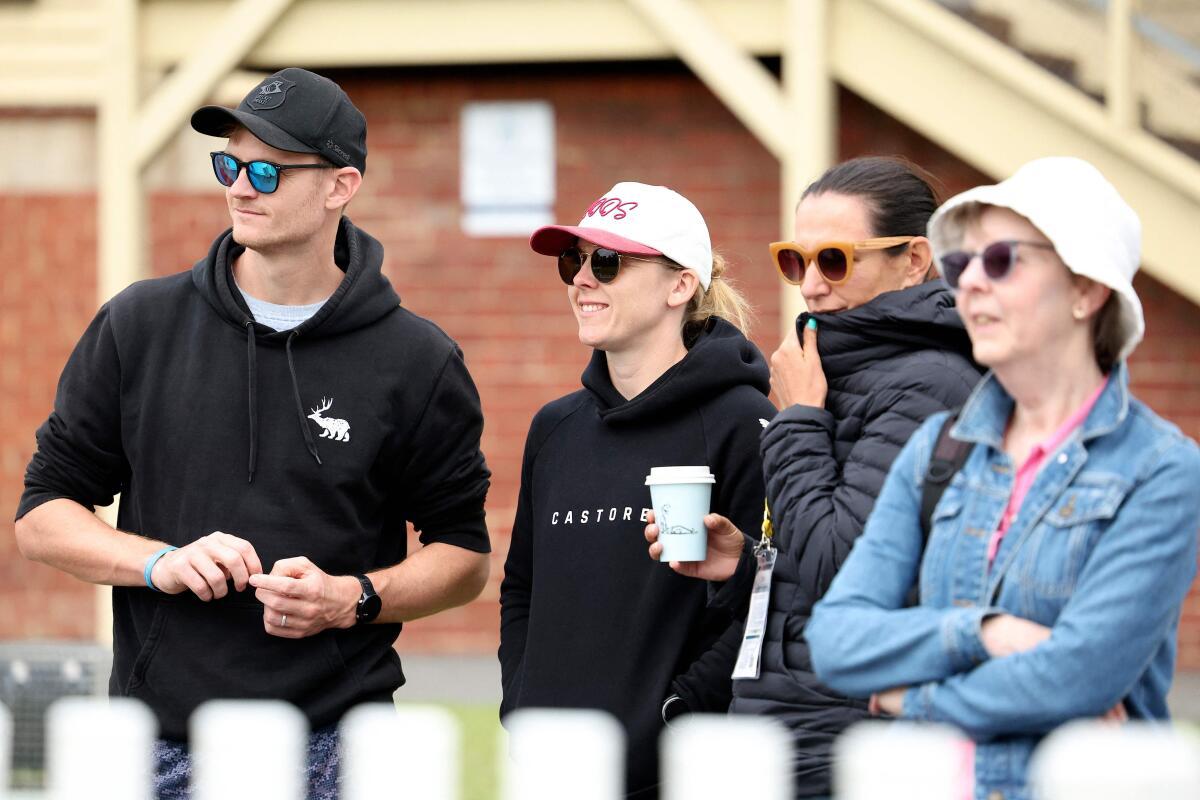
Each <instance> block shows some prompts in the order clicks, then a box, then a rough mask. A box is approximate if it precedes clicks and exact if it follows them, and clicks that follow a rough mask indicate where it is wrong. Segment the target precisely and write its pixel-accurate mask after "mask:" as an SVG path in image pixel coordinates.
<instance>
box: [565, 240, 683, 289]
mask: <svg viewBox="0 0 1200 800" xmlns="http://www.w3.org/2000/svg"><path fill="white" fill-rule="evenodd" d="M589 258H590V259H591V260H592V274H593V275H595V276H596V280H597V281H599V282H600V283H612V282H613V281H615V280H616V279H617V273H618V272H620V271H621V262H622V261H623V260H624V259H627V258H628V259H632V260H634V261H655V259H652V258H642V257H641V256H631V255H629V254H628V253H618V252H617V251H616V250H610V249H608V248H607V247H597V248H596V249H595V250H593V251H592V252H591V255H588V254H587V253H585V252H583V251H582V250H580V249H579V248H578V247H568V248H567V249H566V250H563V251H562V252H561V253H559V255H558V277H560V278H562V281H563V283H565V284H567V285H568V286H570V285H571V284H572V283H574V282H575V276H576V275H578V274H579V270H581V269H583V264H584V262H585V261H587V260H588V259H589ZM659 263H661V262H659ZM663 266H666V267H671V266H674V265H672V264H665V263H664V264H663Z"/></svg>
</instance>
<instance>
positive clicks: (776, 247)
mask: <svg viewBox="0 0 1200 800" xmlns="http://www.w3.org/2000/svg"><path fill="white" fill-rule="evenodd" d="M915 238H917V237H915V236H883V237H880V238H878V239H867V240H865V241H861V242H826V243H824V244H819V245H817V246H816V247H814V248H813V249H812V250H806V249H804V248H803V247H801V246H800V245H798V244H796V243H795V242H775V243H773V244H772V245H771V258H772V259H774V261H775V266H776V267H778V268H779V274H780V275H782V276H783V279H784V280H785V281H787V282H788V283H792V284H796V285H797V286H798V285H800V284H802V283H804V270H805V268H806V267H807V266H808V265H809V264H816V265H817V271H818V272H820V273H821V277H822V278H824V279H825V282H826V283H829V284H832V285H834V286H837V285H839V284H843V283H845V282H846V281H848V280H850V276H851V275H852V274H854V251H855V250H886V249H888V248H889V247H895V246H897V245H901V244H907V243H908V242H911V241H912V240H913V239H915Z"/></svg>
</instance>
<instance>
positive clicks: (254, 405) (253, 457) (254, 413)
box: [246, 319, 258, 483]
mask: <svg viewBox="0 0 1200 800" xmlns="http://www.w3.org/2000/svg"><path fill="white" fill-rule="evenodd" d="M256 339H257V337H256V336H255V335H254V320H251V319H248V320H246V372H247V375H246V378H247V381H246V382H247V383H248V384H249V387H250V398H249V401H250V406H249V410H250V466H249V471H248V475H247V477H246V483H254V468H255V466H256V464H257V462H258V368H257V364H256V363H255V346H254V345H255V340H256Z"/></svg>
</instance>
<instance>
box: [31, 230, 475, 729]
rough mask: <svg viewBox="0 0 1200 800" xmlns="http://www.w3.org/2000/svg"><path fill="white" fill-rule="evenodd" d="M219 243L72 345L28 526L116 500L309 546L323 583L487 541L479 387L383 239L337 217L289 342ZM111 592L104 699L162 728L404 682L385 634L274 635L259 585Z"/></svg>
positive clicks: (135, 521)
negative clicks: (122, 702)
mask: <svg viewBox="0 0 1200 800" xmlns="http://www.w3.org/2000/svg"><path fill="white" fill-rule="evenodd" d="M240 252H242V248H241V246H240V245H238V244H237V243H236V242H235V241H234V239H233V236H232V232H231V231H226V232H225V233H224V234H222V235H221V236H220V237H218V238H217V240H216V241H215V242H214V243H213V246H212V248H211V249H210V251H209V253H208V256H207V257H206V258H205V259H203V260H201V261H199V262H198V263H197V264H196V265H195V266H194V267H193V268H192V269H191V271H190V272H183V273H179V274H177V275H172V276H169V277H165V278H158V279H152V280H147V281H141V282H139V283H136V284H133V285H132V286H130V287H129V288H127V289H125V290H124V291H122V292H121V293H120V294H118V295H117V296H116V297H114V298H113V299H112V300H111V301H109V302H108V303H106V304H105V305H104V306H103V307H102V308H101V309H100V311H99V312H98V313H97V315H96V317H95V319H94V320H93V321H92V323H91V325H90V326H89V327H88V329H87V331H86V332H85V333H84V335H83V337H82V339H81V340H80V341H79V343H78V344H77V345H76V347H75V350H74V352H73V353H72V355H71V357H70V360H69V361H68V362H67V365H66V368H65V369H64V371H63V374H62V378H61V379H60V382H59V386H58V392H57V395H56V397H55V403H54V410H53V412H52V413H51V415H50V417H49V419H48V420H47V421H46V422H45V423H44V424H43V425H42V426H41V428H40V429H39V430H38V433H37V443H38V448H37V451H36V453H35V454H34V456H33V459H32V461H31V462H30V464H29V468H28V470H27V472H26V478H25V493H24V495H23V496H22V498H21V503H20V506H19V508H18V511H17V518H18V519H20V518H21V517H22V516H24V515H25V514H26V513H28V512H29V511H30V510H31V509H33V508H35V507H37V506H39V505H41V504H42V503H45V502H47V501H49V500H54V499H57V498H67V499H70V500H74V501H75V502H78V503H80V504H81V505H83V506H85V507H87V508H89V509H91V508H93V507H95V506H98V505H107V504H108V503H110V502H111V501H112V499H113V497H114V495H116V494H117V493H118V492H119V493H120V495H121V502H120V510H119V515H118V525H117V526H118V528H119V529H120V530H123V531H130V532H133V533H137V534H141V535H143V536H146V537H149V538H152V539H160V540H162V541H164V542H166V543H167V544H171V545H176V546H183V545H186V544H188V543H190V542H193V541H195V540H196V539H198V538H200V537H202V536H205V535H207V534H209V533H212V532H214V531H223V532H225V533H228V534H232V535H235V536H238V537H241V538H243V539H246V540H248V541H249V542H250V543H251V544H252V545H253V546H254V548H255V551H256V552H257V554H258V557H259V559H260V560H261V562H262V564H263V568H264V569H265V570H267V571H270V569H271V566H272V565H273V564H274V563H275V562H276V561H278V560H280V559H284V558H290V557H294V556H306V557H308V558H309V559H310V560H311V561H312V562H313V563H315V564H316V565H317V566H318V567H319V568H321V569H322V570H324V571H325V572H327V573H329V574H332V575H346V574H354V573H363V572H368V571H371V570H375V569H379V568H382V567H387V566H391V565H393V564H396V563H399V562H400V561H402V560H403V559H404V558H405V556H406V554H407V544H406V541H407V539H406V522H411V523H412V524H413V526H414V527H415V528H416V529H417V530H418V531H420V532H421V541H422V543H423V544H428V543H430V542H444V543H449V544H452V545H455V546H458V547H463V548H466V549H469V550H473V551H477V552H487V551H488V550H489V544H488V536H487V530H486V528H485V526H484V512H483V503H484V498H485V496H486V494H487V489H488V483H489V473H488V470H487V467H486V465H485V463H484V460H483V455H482V453H481V452H480V450H479V438H480V433H481V431H482V427H483V418H482V414H481V411H480V405H479V396H478V393H477V392H476V390H475V386H474V384H473V383H472V381H471V378H470V375H469V374H468V373H467V369H466V366H465V364H464V362H463V359H462V354H461V352H460V351H459V349H458V347H457V346H456V345H455V344H454V342H453V341H452V340H450V339H449V338H448V337H447V336H446V335H445V334H444V333H442V331H441V330H439V329H438V328H437V327H436V326H435V325H433V324H432V323H430V322H428V321H426V320H424V319H422V318H420V317H418V316H416V315H414V314H412V313H410V312H409V311H407V310H406V309H404V308H402V307H401V306H400V298H399V297H398V296H397V294H396V293H395V291H394V290H393V289H392V286H391V284H390V282H389V281H388V280H387V278H386V277H385V276H384V275H383V273H382V272H381V267H382V263H383V248H382V246H381V245H380V244H379V242H377V241H375V240H374V239H372V238H371V237H370V236H368V235H367V234H365V233H363V232H362V231H360V230H358V229H357V228H356V227H354V225H352V224H351V223H350V222H349V220H346V219H343V220H342V221H341V223H340V227H339V230H338V235H337V243H336V246H335V253H334V260H335V261H336V262H337V264H338V266H339V267H340V268H341V269H342V270H343V271H344V272H345V277H344V278H343V280H342V282H341V284H340V285H339V286H338V288H337V290H336V291H335V292H334V293H333V295H332V296H331V297H330V298H329V299H328V300H327V301H326V302H325V304H324V305H323V306H322V307H321V308H320V310H318V311H317V313H316V314H315V315H314V316H313V317H312V318H310V319H309V320H307V321H306V322H304V323H303V324H302V325H300V326H298V327H297V328H295V329H294V330H292V331H284V332H277V331H274V330H272V329H270V328H268V327H265V326H263V325H260V324H258V323H255V322H254V321H253V319H252V318H251V315H250V313H249V310H248V309H247V307H246V304H245V302H244V300H243V298H242V296H241V294H240V292H239V291H238V289H237V287H236V285H234V283H233V278H232V272H231V269H230V266H231V264H232V263H233V261H234V259H235V258H236V257H237V256H238V254H240ZM232 588H233V587H232V586H231V587H230V593H229V594H228V595H227V596H226V597H224V598H222V599H220V600H213V601H211V602H207V603H206V602H202V601H200V600H199V599H198V598H197V597H196V596H195V595H193V594H192V593H191V592H184V593H183V594H179V595H165V594H160V593H157V592H154V591H152V590H151V589H149V588H146V587H115V588H114V589H113V634H114V636H113V639H114V640H113V649H114V653H113V657H114V660H113V670H112V677H111V680H110V685H109V688H110V692H111V693H112V694H113V695H122V696H129V697H135V698H137V699H140V700H142V701H144V702H146V703H147V704H148V705H149V706H150V707H151V708H152V709H153V710H154V712H155V713H156V715H157V717H158V720H159V724H160V734H161V735H162V736H163V737H164V738H168V739H179V740H183V739H185V738H186V735H187V719H188V717H189V716H190V714H191V712H192V711H193V710H194V709H195V708H196V706H197V705H199V704H200V703H202V702H204V701H206V700H210V699H214V698H260V699H266V698H270V699H280V700H286V701H288V702H291V703H293V704H295V705H296V706H298V707H299V708H300V709H301V710H302V711H303V712H304V713H305V714H306V716H307V717H308V720H309V723H310V724H311V725H312V726H313V727H321V726H325V725H329V724H331V723H334V722H336V721H337V720H338V718H339V717H340V716H341V715H342V714H343V713H344V712H345V711H346V710H347V709H349V708H350V707H351V706H353V705H355V704H358V703H361V702H366V701H388V700H390V698H391V695H392V692H393V691H394V690H395V689H396V688H397V687H398V686H400V685H401V684H402V683H403V682H404V675H403V673H402V671H401V668H400V660H399V658H398V657H397V655H396V653H395V651H394V650H393V649H392V644H393V642H394V641H395V639H396V637H397V636H398V635H399V633H400V627H401V626H400V625H399V624H378V625H363V626H358V627H354V628H350V629H346V630H334V629H330V630H326V631H323V632H321V633H319V634H317V635H315V636H311V637H308V638H304V639H284V638H279V637H276V636H272V635H270V634H268V633H266V632H265V631H264V629H263V606H262V604H261V603H259V602H258V601H257V600H256V599H255V597H254V591H253V589H247V590H246V591H243V592H235V591H233V590H232Z"/></svg>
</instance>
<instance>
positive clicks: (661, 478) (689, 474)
mask: <svg viewBox="0 0 1200 800" xmlns="http://www.w3.org/2000/svg"><path fill="white" fill-rule="evenodd" d="M716 482H717V479H716V476H714V475H713V474H712V473H711V472H709V471H708V467H704V466H701V467H651V468H650V474H649V475H647V476H646V485H647V486H658V485H662V484H666V483H716Z"/></svg>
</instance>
